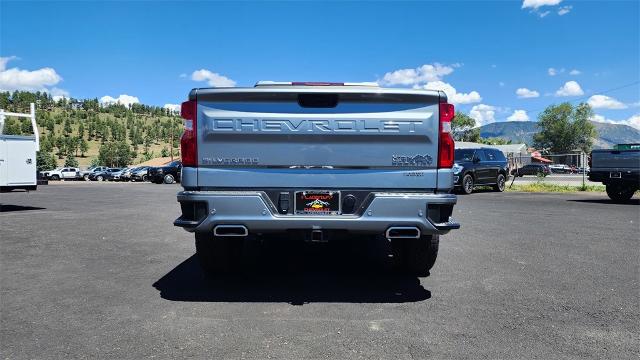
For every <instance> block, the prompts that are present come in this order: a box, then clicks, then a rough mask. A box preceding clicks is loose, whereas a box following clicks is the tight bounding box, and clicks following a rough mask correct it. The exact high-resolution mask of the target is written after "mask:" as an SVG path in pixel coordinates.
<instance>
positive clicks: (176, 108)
mask: <svg viewBox="0 0 640 360" xmlns="http://www.w3.org/2000/svg"><path fill="white" fill-rule="evenodd" d="M162 108H164V109H169V110H171V111H172V112H174V113H179V112H180V104H164V106H163V107H162Z"/></svg>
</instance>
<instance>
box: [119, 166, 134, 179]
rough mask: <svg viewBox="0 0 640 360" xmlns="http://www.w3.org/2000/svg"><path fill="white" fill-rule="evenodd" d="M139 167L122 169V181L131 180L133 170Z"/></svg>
mask: <svg viewBox="0 0 640 360" xmlns="http://www.w3.org/2000/svg"><path fill="white" fill-rule="evenodd" d="M136 169H137V167H128V168H126V169H124V170H122V173H121V174H120V181H129V180H131V173H132V172H133V171H135V170H136Z"/></svg>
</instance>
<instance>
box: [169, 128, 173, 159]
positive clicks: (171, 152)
mask: <svg viewBox="0 0 640 360" xmlns="http://www.w3.org/2000/svg"><path fill="white" fill-rule="evenodd" d="M169 119H170V124H171V144H170V145H169V153H170V154H171V161H173V118H169Z"/></svg>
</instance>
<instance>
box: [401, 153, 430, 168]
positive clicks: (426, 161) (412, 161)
mask: <svg viewBox="0 0 640 360" xmlns="http://www.w3.org/2000/svg"><path fill="white" fill-rule="evenodd" d="M432 163H433V158H432V157H431V155H428V154H425V155H420V154H418V155H413V156H411V155H393V156H392V157H391V165H392V166H429V165H431V164H432Z"/></svg>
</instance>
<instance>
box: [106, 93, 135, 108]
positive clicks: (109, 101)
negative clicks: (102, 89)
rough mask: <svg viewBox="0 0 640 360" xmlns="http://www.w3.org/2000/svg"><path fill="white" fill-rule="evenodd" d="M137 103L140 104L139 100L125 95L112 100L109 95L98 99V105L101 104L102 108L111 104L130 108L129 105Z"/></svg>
mask: <svg viewBox="0 0 640 360" xmlns="http://www.w3.org/2000/svg"><path fill="white" fill-rule="evenodd" d="M139 103H140V100H139V99H138V98H137V97H135V96H131V95H127V94H122V95H120V96H118V97H117V98H112V97H111V96H109V95H105V96H103V97H101V98H100V104H102V105H103V106H105V105H112V104H122V105H124V106H127V107H129V106H131V104H139Z"/></svg>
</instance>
